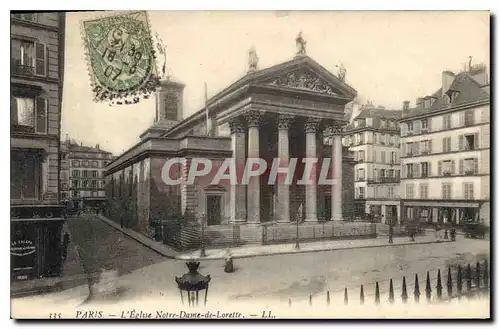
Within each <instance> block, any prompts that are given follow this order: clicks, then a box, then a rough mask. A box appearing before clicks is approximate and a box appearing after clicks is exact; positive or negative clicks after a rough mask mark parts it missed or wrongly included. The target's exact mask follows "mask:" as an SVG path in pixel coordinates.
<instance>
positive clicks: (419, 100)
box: [415, 97, 424, 107]
mask: <svg viewBox="0 0 500 329" xmlns="http://www.w3.org/2000/svg"><path fill="white" fill-rule="evenodd" d="M423 102H424V99H423V98H422V97H419V98H417V100H416V101H415V105H416V106H417V107H422V103H423Z"/></svg>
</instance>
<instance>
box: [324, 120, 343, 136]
mask: <svg viewBox="0 0 500 329" xmlns="http://www.w3.org/2000/svg"><path fill="white" fill-rule="evenodd" d="M345 126H346V124H345V123H344V122H339V121H335V122H333V123H331V124H329V125H328V126H327V127H326V128H325V130H324V132H323V133H324V134H325V136H342V133H343V131H344V128H345Z"/></svg>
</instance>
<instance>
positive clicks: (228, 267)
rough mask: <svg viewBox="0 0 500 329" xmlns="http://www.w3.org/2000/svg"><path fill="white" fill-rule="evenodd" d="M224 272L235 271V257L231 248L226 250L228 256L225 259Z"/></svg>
mask: <svg viewBox="0 0 500 329" xmlns="http://www.w3.org/2000/svg"><path fill="white" fill-rule="evenodd" d="M224 272H226V273H233V272H234V264H233V257H232V256H231V251H230V250H229V249H228V250H227V251H226V258H225V259H224Z"/></svg>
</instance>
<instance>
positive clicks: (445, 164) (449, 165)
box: [438, 160, 455, 176]
mask: <svg viewBox="0 0 500 329" xmlns="http://www.w3.org/2000/svg"><path fill="white" fill-rule="evenodd" d="M438 165H439V169H438V171H439V176H451V175H453V174H454V173H455V168H454V167H455V161H454V160H443V161H439V162H438Z"/></svg>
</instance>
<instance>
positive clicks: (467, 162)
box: [459, 158, 479, 175]
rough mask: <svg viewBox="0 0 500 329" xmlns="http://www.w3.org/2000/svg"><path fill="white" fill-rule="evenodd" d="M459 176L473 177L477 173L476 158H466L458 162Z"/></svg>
mask: <svg viewBox="0 0 500 329" xmlns="http://www.w3.org/2000/svg"><path fill="white" fill-rule="evenodd" d="M459 171H460V174H461V175H464V174H465V175H474V174H477V173H478V172H479V166H478V159H477V158H468V159H462V160H460V168H459Z"/></svg>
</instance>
